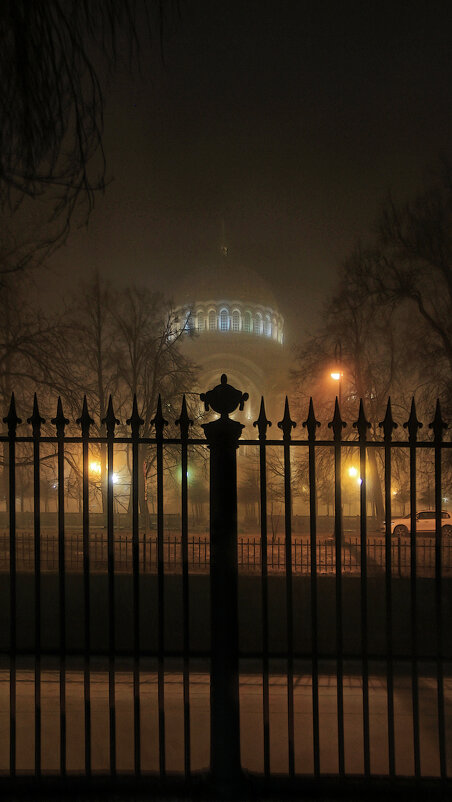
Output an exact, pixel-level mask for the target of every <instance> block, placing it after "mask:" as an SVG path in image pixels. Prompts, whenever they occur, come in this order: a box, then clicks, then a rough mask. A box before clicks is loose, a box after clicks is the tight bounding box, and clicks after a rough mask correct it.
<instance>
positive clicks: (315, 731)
mask: <svg viewBox="0 0 452 802" xmlns="http://www.w3.org/2000/svg"><path fill="white" fill-rule="evenodd" d="M303 426H304V427H306V428H307V431H308V441H309V446H308V449H309V452H308V459H309V531H310V549H311V565H310V568H311V653H312V657H311V660H312V662H311V677H312V741H313V756H314V776H315V777H319V775H320V723H319V644H318V598H317V591H318V588H317V498H316V486H315V436H316V429H317V428H318V427H319V426H320V423H319V421H318V420H316V417H315V413H314V404H313V402H312V398H310V399H309V412H308V417H307V419H306V420H305V421H304V423H303Z"/></svg>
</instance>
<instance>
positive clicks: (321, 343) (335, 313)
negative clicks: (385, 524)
mask: <svg viewBox="0 0 452 802" xmlns="http://www.w3.org/2000/svg"><path fill="white" fill-rule="evenodd" d="M373 258H374V256H373V253H372V252H365V251H363V250H362V249H361V248H356V250H355V251H354V252H353V254H352V255H351V256H350V258H349V259H348V260H346V262H345V263H344V264H343V266H342V268H341V272H340V277H339V283H338V287H337V290H336V292H335V293H334V295H333V297H332V298H331V299H330V301H329V302H328V303H327V305H326V307H325V313H324V316H323V318H324V323H323V325H322V326H321V327H320V329H319V331H318V332H317V333H316V334H315V335H314V336H313V337H312V338H310V339H309V340H308V341H307V343H306V344H305V345H304V346H303V347H302V348H300V349H298V353H297V361H298V368H297V370H296V371H294V378H295V381H296V386H297V389H298V398H299V402H300V401H301V400H302V402H303V405H304V406H305V407H306V409H307V400H308V399H307V395H308V393H309V395H314V396H315V408H316V413H317V417H318V418H319V419H320V420H322V421H325V423H326V421H327V420H331V418H332V412H333V402H334V391H333V392H332V389H333V388H332V386H331V384H332V383H331V381H330V379H329V376H330V371H331V370H332V367H333V364H334V359H335V353H336V355H337V352H338V344H340V353H341V358H342V364H341V365H340V366H337V365H335V367H336V368H337V367H339V369H340V370H341V372H342V373H343V377H342V404H341V414H342V417H343V418H344V420H346V421H347V422H348V423H351V422H352V421H355V420H356V418H357V414H358V403H359V399H360V398H362V399H363V402H364V406H365V412H366V416H367V419H368V421H369V422H370V430H369V435H368V436H369V439H375V438H378V437H380V436H381V431H380V429H379V422H380V421H381V420H382V419H383V418H384V414H385V407H386V403H387V399H388V396H389V395H390V394H391V393H392V394H393V395H395V396H396V398H394V401H395V402H396V403H397V402H399V403H401V404H403V394H402V392H401V391H402V388H403V389H404V388H405V387H406V384H407V381H406V380H407V378H408V376H406V375H405V377H404V379H405V381H402V377H403V373H402V370H401V363H402V356H403V354H402V349H401V347H400V346H401V343H400V341H399V339H398V334H399V333H400V322H399V321H398V320H397V318H396V317H395V316H394V314H393V310H392V308H391V307H390V306H386V305H384V304H382V303H381V302H380V301H379V300H378V299H377V298H376V297H375V296H372V295H370V294H369V292H368V290H367V288H366V286H365V284H364V282H363V281H362V280H361V277H362V275H363V274H364V273H365V272H366V270H367V269H368V263H369V262H370V261H372V260H373ZM304 411H306V410H305V409H303V412H304ZM325 433H326V432H325ZM354 436H355V435H354V430H353V429H352V428H351V427H350V428H349V429H345V430H344V438H345V439H347V438H349V437H354ZM367 456H368V466H369V479H370V483H369V484H370V497H371V499H372V501H373V504H374V509H375V512H376V515H377V516H378V517H381V518H383V517H384V505H383V495H382V491H381V481H380V470H379V467H378V465H377V455H376V452H375V449H368V451H367Z"/></svg>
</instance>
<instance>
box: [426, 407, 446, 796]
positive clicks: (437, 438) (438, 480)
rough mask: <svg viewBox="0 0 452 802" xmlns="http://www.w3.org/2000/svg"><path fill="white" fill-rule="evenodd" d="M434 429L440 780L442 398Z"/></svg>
mask: <svg viewBox="0 0 452 802" xmlns="http://www.w3.org/2000/svg"><path fill="white" fill-rule="evenodd" d="M429 428H430V429H433V434H434V442H435V608H436V610H435V613H436V683H437V705H438V744H439V766H440V775H441V779H443V780H444V779H446V776H447V759H446V724H445V717H444V668H443V611H442V591H443V582H442V576H443V566H442V528H441V527H442V470H441V468H442V466H441V458H442V454H441V444H442V440H443V429H445V428H447V426H446V424H445V423H444V421H443V419H442V415H441V407H440V403H439V399H438V400H437V402H436V411H435V417H434V419H433V421H432V423H430V425H429Z"/></svg>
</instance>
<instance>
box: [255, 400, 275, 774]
mask: <svg viewBox="0 0 452 802" xmlns="http://www.w3.org/2000/svg"><path fill="white" fill-rule="evenodd" d="M271 425H272V424H271V421H269V420H267V416H266V414H265V405H264V399H263V397H262V398H261V406H260V410H259V417H258V419H257V420H256V421H254V423H253V426H257V428H258V431H259V484H260V518H261V520H260V524H261V604H262V711H263V724H264V775H265V777H269V776H270V687H269V659H268V554H267V546H268V538H267V455H266V444H265V441H266V439H267V428H268V427H269V426H271Z"/></svg>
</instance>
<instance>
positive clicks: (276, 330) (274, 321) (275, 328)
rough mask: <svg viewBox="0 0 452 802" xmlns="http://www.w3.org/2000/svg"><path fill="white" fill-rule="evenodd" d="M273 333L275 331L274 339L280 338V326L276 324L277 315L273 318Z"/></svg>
mask: <svg viewBox="0 0 452 802" xmlns="http://www.w3.org/2000/svg"><path fill="white" fill-rule="evenodd" d="M272 333H273V339H274V340H277V339H278V326H277V325H276V318H275V317H274V318H273V320H272Z"/></svg>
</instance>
